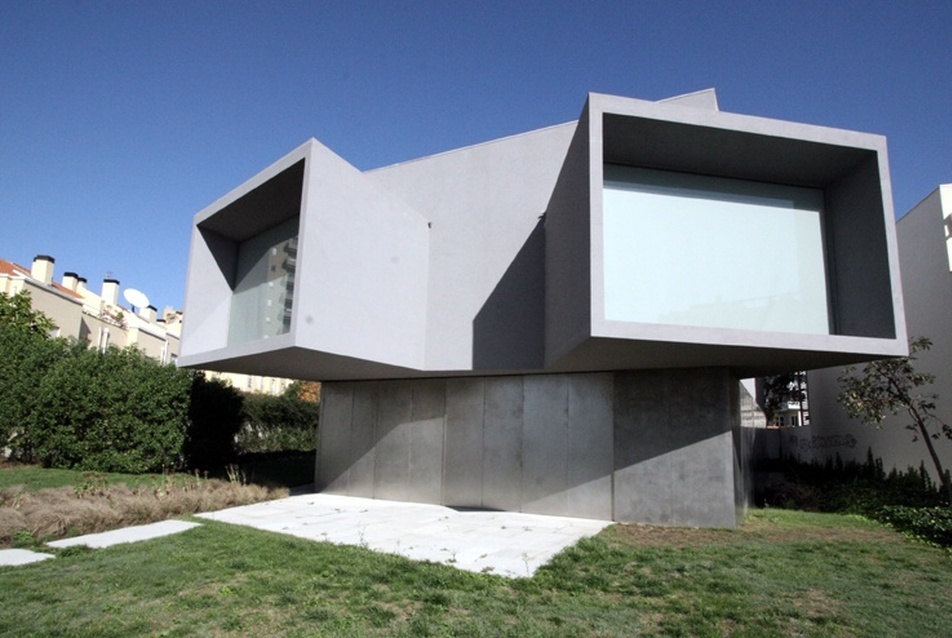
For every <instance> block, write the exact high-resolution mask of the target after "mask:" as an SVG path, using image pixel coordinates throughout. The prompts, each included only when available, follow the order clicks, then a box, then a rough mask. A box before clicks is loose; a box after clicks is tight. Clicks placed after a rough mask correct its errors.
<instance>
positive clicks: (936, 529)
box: [875, 505, 952, 547]
mask: <svg viewBox="0 0 952 638" xmlns="http://www.w3.org/2000/svg"><path fill="white" fill-rule="evenodd" d="M875 518H877V519H878V520H880V521H882V522H883V523H887V524H889V525H891V526H892V527H894V528H896V529H898V530H901V531H904V532H909V533H911V534H913V535H914V536H917V537H919V538H921V539H923V540H926V541H929V542H931V543H935V544H937V545H942V546H944V547H952V508H950V507H907V506H904V505H891V506H886V507H882V508H880V510H879V511H878V512H877V513H876V516H875Z"/></svg>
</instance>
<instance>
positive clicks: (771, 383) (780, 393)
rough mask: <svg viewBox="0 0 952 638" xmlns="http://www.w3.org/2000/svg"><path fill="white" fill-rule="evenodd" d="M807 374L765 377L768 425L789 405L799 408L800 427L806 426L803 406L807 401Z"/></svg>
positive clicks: (794, 373)
mask: <svg viewBox="0 0 952 638" xmlns="http://www.w3.org/2000/svg"><path fill="white" fill-rule="evenodd" d="M806 378H807V374H806V372H789V373H787V374H778V375H775V376H772V377H764V379H763V388H764V415H765V416H766V417H767V422H768V423H773V422H774V420H776V418H777V415H778V414H779V413H780V412H781V411H782V410H783V408H784V406H786V405H787V404H789V403H796V404H797V405H798V406H799V412H800V425H803V424H804V418H803V417H804V413H805V410H804V408H803V404H804V403H805V402H806V399H807V380H806Z"/></svg>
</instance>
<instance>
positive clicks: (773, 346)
mask: <svg viewBox="0 0 952 638" xmlns="http://www.w3.org/2000/svg"><path fill="white" fill-rule="evenodd" d="M606 166H612V167H616V166H621V167H625V168H633V169H637V170H650V171H654V172H655V173H660V174H662V175H663V176H664V178H665V179H666V180H668V181H670V182H671V183H673V184H674V185H675V186H674V187H673V188H668V189H667V190H665V189H661V190H660V191H659V190H658V189H657V188H655V187H645V186H644V185H638V186H636V187H635V188H634V190H638V189H641V190H638V192H647V193H650V194H654V195H657V194H658V193H659V192H660V193H661V196H662V198H667V197H669V196H670V197H674V198H678V197H681V198H687V199H692V198H693V199H692V201H695V202H696V201H698V200H699V201H701V202H702V208H703V207H707V208H706V209H703V210H704V214H707V212H708V209H710V211H714V209H717V210H720V211H725V212H722V213H713V212H711V213H710V214H723V215H725V217H722V218H718V219H722V220H723V221H725V222H730V223H732V224H735V227H736V224H737V219H735V217H736V216H737V215H740V211H741V210H744V211H748V210H750V207H751V206H754V207H756V206H760V205H762V204H764V202H766V201H768V200H769V206H768V207H766V208H763V211H765V212H764V214H765V215H774V216H775V217H776V220H779V221H774V222H772V223H773V224H774V226H772V227H771V228H772V230H770V231H763V230H761V231H759V232H761V235H758V234H757V233H756V232H754V231H751V232H752V235H751V237H750V238H749V242H750V243H758V242H769V241H772V240H773V239H774V238H775V234H776V229H777V228H779V227H780V224H782V223H786V222H787V221H789V222H790V224H794V225H795V223H800V222H797V220H799V219H801V218H803V219H806V220H807V221H808V223H809V224H812V226H810V228H812V229H813V230H811V231H810V232H811V233H812V235H810V237H812V238H813V239H809V237H808V238H807V239H805V240H803V241H805V242H807V243H808V244H809V242H811V241H812V242H813V243H812V244H811V246H812V248H811V250H812V251H813V252H812V253H810V254H812V255H814V256H813V257H810V258H809V259H812V260H813V261H812V262H811V263H806V264H804V265H805V266H809V268H812V269H813V271H817V269H819V272H820V273H821V279H822V281H821V282H820V284H821V288H822V290H821V291H819V293H818V296H817V294H814V297H816V298H818V299H820V304H819V306H817V307H816V308H814V310H815V311H816V312H817V313H818V316H820V317H821V322H820V323H821V325H820V326H819V328H817V327H816V326H813V327H811V328H810V329H808V330H801V329H799V328H796V327H795V329H790V330H787V329H785V328H777V327H769V326H768V327H767V328H757V329H749V328H746V327H745V328H739V327H736V326H734V325H731V324H730V323H729V322H728V323H727V324H724V325H714V324H709V323H705V321H704V317H703V314H704V312H705V310H704V309H705V308H706V306H705V304H708V303H710V301H711V299H713V300H714V301H716V302H717V303H720V300H719V299H718V298H717V297H716V295H714V296H713V297H712V296H711V295H708V296H707V297H706V298H705V299H697V300H693V299H688V300H687V303H688V304H689V305H688V307H686V308H685V309H683V310H684V312H682V315H683V316H687V317H688V319H687V320H685V319H683V318H682V319H679V320H678V321H667V320H665V318H664V317H661V318H659V319H650V320H637V321H633V320H624V319H621V320H620V319H618V318H617V317H616V316H614V315H612V314H610V313H609V312H608V311H607V310H606V307H607V303H608V300H609V297H610V296H611V295H616V296H617V295H618V294H622V295H624V294H625V293H624V286H622V292H621V293H618V291H617V290H615V289H613V291H611V292H609V290H608V284H606V281H607V280H608V279H609V275H611V276H612V277H614V281H616V282H617V280H618V277H619V276H620V277H621V278H622V283H624V282H625V281H627V280H626V279H625V278H626V277H631V278H632V281H633V282H634V281H636V280H637V281H641V280H643V279H644V278H645V277H648V278H650V277H654V276H658V275H661V274H664V273H660V272H654V273H652V271H651V264H650V263H649V264H642V265H641V266H640V267H638V268H634V269H628V270H625V269H624V268H625V267H624V266H623V263H627V262H619V263H622V265H619V263H615V262H613V261H611V260H612V259H613V257H610V256H609V250H608V249H607V248H606V246H607V243H608V240H609V239H614V238H612V237H608V236H607V235H606V233H609V232H610V230H609V228H610V226H609V220H610V218H612V219H614V218H613V217H611V216H615V217H617V216H618V215H619V214H623V215H628V214H629V212H630V213H631V215H635V216H637V215H639V214H640V213H638V211H629V212H624V211H623V212H622V213H619V212H618V211H617V210H609V206H608V204H606V201H607V198H606V192H607V189H608V186H607V184H608V179H607V177H606V173H607V169H606ZM888 175H889V173H888V164H887V160H886V147H885V140H884V138H882V137H880V136H877V135H870V134H865V133H856V132H852V131H842V130H837V129H829V128H824V127H817V126H808V125H803V124H796V123H790V122H781V121H777V120H768V119H764V118H757V117H750V116H743V115H736V114H731V113H724V112H721V111H720V110H719V109H718V106H717V100H716V97H715V95H714V93H713V91H702V92H699V93H696V94H692V95H688V96H681V97H679V98H673V99H671V100H666V101H663V102H647V101H644V100H635V99H630V98H620V97H614V96H607V95H599V94H590V95H589V96H588V100H587V101H586V103H585V105H584V108H583V109H582V112H581V115H580V117H579V120H578V121H576V122H570V123H567V124H563V125H558V126H553V127H549V128H544V129H540V130H537V131H531V132H528V133H524V134H521V135H516V136H512V137H507V138H503V139H499V140H493V141H490V142H486V143H484V144H479V145H476V146H472V147H467V148H463V149H458V150H454V151H450V152H447V153H443V154H439V155H434V156H431V157H425V158H422V159H418V160H413V161H409V162H405V163H401V164H397V165H394V166H389V167H384V168H380V169H376V170H372V171H368V172H364V173H361V172H360V171H357V170H356V169H354V168H353V167H351V166H350V165H349V164H347V163H346V161H344V160H343V159H342V158H340V157H338V156H337V155H335V154H334V153H333V152H331V151H330V150H329V149H327V148H326V147H324V146H322V145H321V144H320V143H318V142H316V141H314V140H310V141H308V142H306V143H305V144H304V145H302V146H301V147H299V148H298V149H296V150H294V151H292V152H291V153H290V154H289V155H287V156H286V157H285V158H283V159H281V160H279V161H278V162H276V163H275V164H273V165H272V166H271V167H269V168H267V169H265V170H264V171H262V172H261V173H260V174H259V175H257V176H255V177H254V178H252V179H251V180H249V181H248V182H246V183H245V184H243V185H242V186H240V187H238V188H237V189H235V190H234V191H232V192H231V193H229V194H228V195H226V196H225V197H223V198H221V199H220V200H218V201H217V202H215V203H213V204H212V205H210V206H209V207H207V208H206V209H204V210H203V211H201V212H200V213H198V215H196V217H195V226H194V229H193V233H192V244H191V253H190V263H189V274H188V284H187V291H186V310H187V313H188V314H187V316H188V319H187V321H186V322H185V326H184V332H183V345H182V356H181V358H180V359H179V362H180V364H182V365H188V366H195V367H203V368H211V369H218V370H230V371H236V372H247V373H267V374H273V375H280V376H289V377H295V378H307V379H315V380H320V381H322V382H324V392H325V395H324V400H323V416H322V418H323V421H322V426H321V427H322V443H321V450H320V464H319V470H318V477H317V478H318V484H319V486H321V488H322V489H325V490H329V491H335V492H340V493H344V494H352V495H367V494H372V495H373V496H375V497H377V498H389V499H401V500H417V501H424V502H433V503H447V504H453V505H461V506H462V505H467V504H470V505H467V506H479V507H490V508H500V509H517V510H522V511H527V512H549V513H563V514H571V515H578V516H593V517H599V516H611V517H614V518H616V519H618V520H631V521H640V522H658V523H670V524H697V525H716V526H730V525H733V524H734V521H735V520H736V511H737V507H738V506H742V505H743V503H744V502H745V494H746V491H747V487H748V485H747V480H746V475H745V472H744V458H745V451H744V449H745V446H744V445H743V441H744V438H745V437H744V436H742V435H741V434H739V433H738V427H739V424H740V423H741V422H742V421H744V420H745V418H746V417H744V416H743V414H742V412H743V410H742V409H741V407H742V406H746V405H749V404H750V402H749V400H748V399H749V397H746V396H745V395H744V394H743V393H741V391H740V389H739V386H738V384H737V381H736V379H737V378H740V377H748V376H754V375H758V374H772V373H777V372H785V371H790V370H798V369H808V368H816V367H822V366H829V365H836V364H847V363H852V362H859V361H867V360H871V359H874V358H878V357H882V356H890V355H899V354H904V353H905V352H906V332H905V320H904V315H903V310H902V308H903V306H902V293H901V290H900V286H899V275H898V267H897V258H896V250H895V231H894V227H893V212H892V201H891V193H890V190H889V177H888ZM698 176H700V177H698ZM690 180H693V181H694V182H697V181H698V180H700V181H701V182H704V183H711V184H714V185H713V186H711V187H710V188H712V189H713V190H708V191H703V193H701V194H698V192H696V191H692V190H690V189H685V188H684V187H683V184H685V183H687V181H690ZM705 180H706V181H705ZM692 183H693V182H692ZM679 184H680V185H681V186H678V185H679ZM763 184H766V185H768V186H769V187H770V188H775V189H778V190H779V189H787V190H790V189H799V190H802V191H804V192H806V191H809V193H811V194H812V196H813V197H814V198H815V199H817V200H818V201H821V202H822V205H818V208H815V209H809V210H808V209H802V210H801V209H800V208H798V206H799V205H798V204H797V203H796V202H794V201H784V202H780V201H779V200H782V199H783V197H776V196H772V195H770V194H769V193H768V194H766V195H765V194H764V192H763V190H764V189H763V188H762V187H761V186H759V185H763ZM626 187H627V186H626ZM646 188H647V190H645V189H646ZM652 188H654V190H652ZM733 189H740V190H741V191H744V192H747V191H750V190H751V189H753V191H755V193H754V195H742V194H740V193H739V192H734V190H733ZM672 191H673V195H672ZM798 192H799V191H798ZM665 201H668V200H667V199H665ZM678 201H683V200H678ZM723 202H729V204H728V205H726V206H722V204H723ZM745 207H747V208H745ZM757 210H758V211H759V210H761V209H760V208H758V209H757ZM634 218H635V217H632V219H634ZM626 219H627V218H626ZM637 219H640V217H637ZM659 219H661V224H662V225H663V224H664V223H665V222H664V220H665V219H666V218H664V217H663V216H662V217H660V218H659ZM758 219H766V218H758ZM770 219H771V220H773V219H774V217H770ZM292 226H293V227H294V228H295V229H296V231H295V232H296V233H297V234H296V235H294V238H293V239H294V242H295V246H296V249H295V251H294V254H293V255H290V254H288V256H287V258H283V261H280V264H281V265H280V268H279V269H278V270H279V271H280V272H277V273H276V275H275V277H278V275H280V277H278V278H275V279H269V280H267V281H266V280H265V279H264V278H262V279H260V280H256V281H252V280H250V279H248V278H247V277H246V276H245V274H244V271H242V269H241V268H240V267H239V266H240V264H241V263H243V262H244V261H247V260H248V259H250V258H251V257H249V253H250V252H253V251H254V250H259V248H256V247H257V246H258V245H259V244H260V243H261V242H262V241H266V242H267V241H271V240H269V239H266V238H267V237H270V235H269V234H268V233H271V232H272V229H278V228H280V229H287V228H291V227H292ZM793 227H794V226H791V228H793ZM797 228H799V227H797ZM645 229H646V232H649V233H650V232H654V231H655V229H654V228H652V227H650V225H649V226H648V227H645ZM667 230H668V231H671V230H674V231H675V232H676V233H679V235H678V236H680V237H688V236H691V233H692V231H693V229H692V227H691V226H690V225H686V226H685V227H683V228H680V227H679V228H675V229H670V228H669V229H667ZM796 232H799V231H796ZM795 234H796V233H794V235H795ZM659 236H660V235H659ZM796 237H799V235H796ZM262 238H265V239H262ZM694 239H695V240H696V239H697V238H694ZM282 241H283V240H282ZM797 241H800V240H799V239H797ZM270 246H271V248H270V250H271V251H272V253H271V255H272V257H274V256H275V255H277V257H280V254H278V253H279V252H280V251H281V250H285V248H282V246H284V244H281V245H278V244H274V243H273V242H272V244H270ZM808 247H810V246H808ZM705 249H710V251H711V256H710V257H709V258H705V259H704V260H699V259H697V257H696V255H695V254H694V253H693V252H692V253H691V254H689V253H688V251H686V250H685V251H684V252H683V254H684V255H685V259H684V260H683V262H684V263H683V264H682V263H678V262H677V261H675V262H673V265H672V266H671V269H672V270H686V271H687V272H688V273H689V274H688V276H690V271H691V269H695V270H697V269H702V270H703V271H707V270H710V269H711V268H717V267H719V264H722V263H727V262H729V261H732V260H733V261H737V260H738V259H740V260H742V259H743V258H744V256H743V255H728V254H719V253H718V252H717V246H716V245H711V246H705ZM797 249H798V250H799V248H797ZM679 250H683V247H682V246H679V245H672V246H671V247H670V250H668V251H667V252H669V253H677V251H679ZM276 251H277V252H276ZM704 252H706V250H705V251H704ZM808 252H809V251H805V252H804V253H803V254H808ZM816 262H819V263H816ZM743 263H747V264H748V266H747V271H748V272H749V271H750V269H752V268H756V267H757V262H752V261H749V260H748V261H747V262H743ZM805 271H806V269H805V270H804V272H805ZM740 272H743V270H741V271H740ZM281 273H284V274H281ZM698 274H701V271H698ZM255 286H258V287H260V289H261V290H262V291H267V295H262V297H261V298H262V299H264V298H265V297H267V298H268V299H269V301H268V302H267V303H268V304H271V303H272V301H271V300H272V298H273V299H276V300H277V301H278V303H283V304H285V306H284V307H285V308H287V309H288V311H289V312H290V320H289V322H288V323H287V325H286V326H285V327H283V328H282V327H280V326H276V325H274V324H271V325H270V327H266V329H265V332H267V331H270V332H267V334H265V333H262V334H261V335H260V336H259V337H257V338H247V339H245V338H242V339H241V340H238V341H235V340H234V339H231V340H230V337H229V335H232V336H234V335H235V334H237V333H238V332H239V331H238V330H236V329H235V328H233V326H232V324H231V322H232V321H234V318H235V316H237V315H236V308H238V306H237V305H236V304H244V303H246V302H245V301H242V300H240V299H239V298H238V294H237V291H242V294H244V291H246V290H253V289H254V288H255ZM266 286H267V287H269V288H266ZM275 287H277V289H279V291H283V292H280V294H278V295H277V296H275V294H274V293H275ZM736 289H737V286H733V289H732V291H731V294H734V295H736V296H738V298H737V299H732V300H729V301H727V302H724V303H726V304H727V305H728V306H730V304H733V306H730V307H729V310H730V312H735V313H736V312H742V311H743V309H744V308H746V307H747V306H750V305H751V304H755V305H757V304H759V306H758V307H761V306H763V305H764V304H766V306H765V307H767V308H768V310H769V308H770V304H772V303H774V301H773V299H774V297H776V298H779V295H781V293H782V294H783V295H787V296H788V297H789V296H790V295H793V297H791V298H793V299H796V298H797V297H796V295H797V294H799V293H798V292H797V291H796V290H794V291H793V292H789V291H786V290H784V291H780V290H779V289H778V290H777V291H774V292H772V293H770V294H772V295H774V297H764V298H762V299H761V298H758V299H754V300H750V299H744V298H743V296H744V295H743V294H742V291H741V292H740V293H738V292H737V290H736ZM816 292H817V291H813V293H816ZM813 293H811V294H813ZM660 294H661V295H664V292H663V291H662V292H661V293H660ZM689 297H690V295H689ZM625 301H626V303H629V304H635V305H637V303H638V300H637V299H626V300H625ZM691 304H693V305H691ZM269 308H270V305H269ZM247 310H248V309H247V306H244V305H242V306H241V312H243V313H244V312H247ZM681 310H682V309H680V308H675V309H674V311H676V312H675V314H677V312H681ZM264 311H265V308H264V307H262V312H264ZM669 314H670V313H669ZM692 317H700V321H697V322H693V323H692V321H693V320H692ZM262 321H263V322H264V323H263V324H262V325H265V324H266V323H267V319H264V320H262ZM771 325H773V326H777V325H786V324H777V323H775V324H771ZM748 420H749V419H748Z"/></svg>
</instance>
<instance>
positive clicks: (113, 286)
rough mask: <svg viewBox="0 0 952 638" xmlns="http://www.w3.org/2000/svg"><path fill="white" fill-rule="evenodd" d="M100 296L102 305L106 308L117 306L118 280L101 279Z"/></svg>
mask: <svg viewBox="0 0 952 638" xmlns="http://www.w3.org/2000/svg"><path fill="white" fill-rule="evenodd" d="M100 296H101V297H102V300H103V303H105V304H106V305H107V306H117V305H119V280H118V279H103V280H102V295H100Z"/></svg>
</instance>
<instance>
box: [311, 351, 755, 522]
mask: <svg viewBox="0 0 952 638" xmlns="http://www.w3.org/2000/svg"><path fill="white" fill-rule="evenodd" d="M739 400H740V399H739V386H738V384H737V383H736V382H735V380H734V378H733V376H732V375H731V374H730V372H729V371H727V370H725V369H694V370H664V371H654V370H646V371H637V372H617V373H612V372H605V373H573V374H552V375H523V376H498V377H479V378H443V379H414V380H401V381H362V382H338V383H329V384H327V385H326V386H325V389H324V397H323V406H324V408H323V412H322V415H321V419H322V420H321V428H322V433H323V434H322V437H321V441H320V447H319V452H318V459H319V461H318V469H317V482H318V484H317V488H318V490H319V491H323V492H327V493H331V494H341V495H345V496H360V497H368V498H384V499H391V500H399V501H412V502H421V503H436V504H442V505H450V506H453V507H464V508H483V509H498V510H506V511H518V512H527V513H533V514H554V515H565V516H576V517H582V518H594V519H605V520H618V521H638V522H643V523H656V524H669V525H670V524H674V525H692V526H693V525H715V526H721V527H732V526H733V525H734V524H735V522H736V516H737V513H738V512H742V511H743V510H744V508H745V507H746V505H747V502H748V494H747V487H748V486H747V485H746V484H745V483H744V478H743V472H742V471H741V466H742V465H743V459H744V457H745V452H744V451H743V446H744V441H743V440H742V438H741V437H742V436H743V435H742V432H741V430H740V425H741V423H740V421H741V406H740V403H739ZM735 447H736V449H737V450H738V452H739V453H738V454H737V455H736V458H735V454H734V451H735ZM735 460H736V464H737V467H736V468H735ZM735 469H736V473H735Z"/></svg>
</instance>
